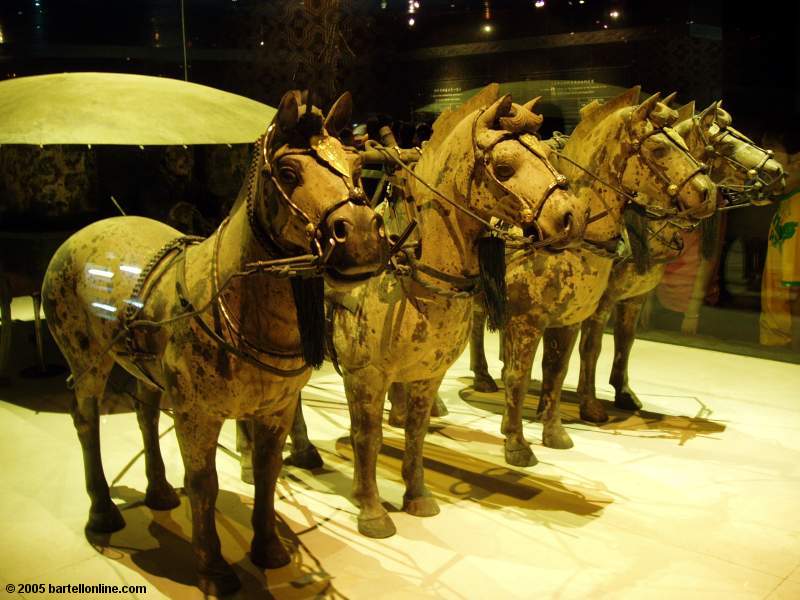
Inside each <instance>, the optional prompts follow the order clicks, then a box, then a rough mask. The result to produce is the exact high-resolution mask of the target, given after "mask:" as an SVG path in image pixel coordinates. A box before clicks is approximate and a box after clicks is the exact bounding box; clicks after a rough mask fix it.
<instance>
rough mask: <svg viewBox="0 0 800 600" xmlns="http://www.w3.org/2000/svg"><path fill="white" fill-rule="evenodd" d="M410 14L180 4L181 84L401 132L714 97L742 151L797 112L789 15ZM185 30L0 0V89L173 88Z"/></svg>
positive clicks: (592, 1)
mask: <svg viewBox="0 0 800 600" xmlns="http://www.w3.org/2000/svg"><path fill="white" fill-rule="evenodd" d="M419 4H420V7H419V8H418V9H416V11H415V14H413V15H409V13H408V9H409V3H408V2H407V0H385V1H382V0H368V1H367V0H338V1H335V0H271V1H266V0H260V1H255V0H184V4H183V12H184V15H185V19H183V23H184V25H185V34H186V46H187V65H188V69H187V70H188V78H189V80H191V81H194V82H197V83H203V84H207V85H211V86H214V87H218V88H221V89H224V90H228V91H231V92H234V93H239V94H243V95H246V96H249V97H252V98H254V99H257V100H260V101H263V102H266V103H268V104H272V105H275V104H276V103H277V101H278V99H279V98H280V96H281V94H282V93H283V92H284V91H285V90H286V89H289V88H294V87H311V88H313V89H314V91H315V92H316V93H317V94H318V95H319V97H320V98H321V100H322V101H323V102H330V101H331V100H332V99H333V98H334V96H335V95H337V94H338V93H340V92H341V91H343V90H345V89H349V90H351V91H352V92H353V93H354V96H355V99H356V108H357V110H358V112H359V116H360V117H363V116H365V115H366V114H367V113H370V112H385V113H389V114H392V115H393V116H394V117H395V118H398V119H409V120H410V119H412V117H413V111H414V110H415V109H418V108H420V107H422V106H424V105H425V104H428V103H429V102H431V101H432V100H433V99H435V92H434V90H436V89H438V88H443V87H448V88H452V87H453V84H455V87H460V88H462V89H467V88H472V87H477V86H480V85H483V84H485V83H489V82H491V81H500V82H505V81H520V80H536V79H568V80H576V79H577V80H593V81H594V82H598V83H609V84H614V85H617V86H623V87H627V86H630V85H635V84H641V85H642V87H643V88H644V89H645V90H653V91H655V90H662V91H664V92H665V93H667V92H669V91H673V90H677V91H678V92H679V96H678V100H679V101H688V100H690V99H695V100H696V101H697V102H698V104H699V105H703V106H705V105H707V104H708V103H710V102H711V101H712V100H716V99H718V98H720V97H721V98H724V100H725V105H726V106H727V108H728V109H729V110H730V111H731V112H732V113H733V114H734V116H735V119H736V123H737V124H738V125H739V126H740V128H741V129H743V130H745V131H748V132H749V133H751V134H753V137H758V134H759V133H760V131H761V130H762V129H777V128H780V127H781V126H782V125H784V124H785V123H787V122H792V121H794V120H796V119H797V117H798V113H799V112H800V94H799V93H798V79H799V78H800V74H799V73H800V66H799V65H798V54H800V36H798V28H800V3H784V4H781V5H776V4H769V5H767V4H758V3H741V2H736V3H734V2H722V1H720V0H711V1H706V2H687V1H684V0H670V1H669V2H632V1H627V2H626V1H617V2H612V1H607V0H584V2H583V3H582V4H581V3H580V0H548V1H547V2H546V4H545V6H543V7H541V8H536V6H535V5H534V1H533V0H493V1H491V2H487V1H485V0H421V1H420V2H419ZM612 10H618V11H619V13H620V16H619V18H617V19H612V18H611V17H610V16H609V13H610V11H612ZM410 16H413V17H414V19H415V24H414V26H409V25H408V19H409V17H410ZM181 23H182V19H181V3H180V0H136V1H122V0H60V1H56V0H3V2H2V3H0V30H2V44H0V78H8V77H14V76H16V77H19V76H24V75H32V74H40V73H52V72H61V71H85V70H97V71H118V72H131V73H142V74H150V75H162V76H166V77H174V78H181V79H182V78H183V76H184V69H183V55H182V51H181V38H182V34H181ZM485 25H490V26H491V31H490V32H486V31H484V26H485ZM604 26H607V27H608V28H607V29H606V28H604Z"/></svg>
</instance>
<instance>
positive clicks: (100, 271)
mask: <svg viewBox="0 0 800 600" xmlns="http://www.w3.org/2000/svg"><path fill="white" fill-rule="evenodd" d="M86 272H87V273H89V275H97V276H98V277H105V278H106V279H111V278H112V277H113V276H114V273H113V272H112V271H106V270H105V269H86Z"/></svg>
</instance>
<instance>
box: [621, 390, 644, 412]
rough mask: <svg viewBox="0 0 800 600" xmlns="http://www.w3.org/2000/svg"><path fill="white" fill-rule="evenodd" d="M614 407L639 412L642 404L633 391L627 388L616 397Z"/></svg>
mask: <svg viewBox="0 0 800 600" xmlns="http://www.w3.org/2000/svg"><path fill="white" fill-rule="evenodd" d="M614 406H616V407H617V408H619V409H621V410H639V409H640V408H642V403H641V402H640V401H639V398H637V397H636V394H634V393H633V392H632V391H631V390H629V389H627V388H625V389H623V390H622V391H620V392H617V393H616V395H615V396H614Z"/></svg>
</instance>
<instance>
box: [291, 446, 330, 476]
mask: <svg viewBox="0 0 800 600" xmlns="http://www.w3.org/2000/svg"><path fill="white" fill-rule="evenodd" d="M283 464H285V465H289V466H291V467H300V468H301V469H306V470H308V471H311V470H312V469H319V468H321V467H322V464H323V463H322V457H321V456H320V455H319V452H318V451H317V449H316V448H315V447H314V446H309V447H308V448H306V449H305V450H299V451H297V452H295V451H292V453H291V454H289V456H287V457H286V459H285V460H284V461H283Z"/></svg>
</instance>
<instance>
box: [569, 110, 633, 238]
mask: <svg viewBox="0 0 800 600" xmlns="http://www.w3.org/2000/svg"><path fill="white" fill-rule="evenodd" d="M627 135H628V134H627V132H626V131H625V121H624V119H623V118H622V116H621V111H617V112H615V113H613V114H612V115H610V116H608V117H606V118H605V119H603V120H602V121H600V122H599V123H598V124H597V126H596V127H594V128H593V129H591V131H589V133H588V134H586V135H585V136H580V137H576V136H575V135H574V134H573V135H572V136H570V138H569V140H568V141H567V144H566V145H565V146H564V150H563V154H564V155H566V156H567V157H568V158H570V159H572V160H574V161H575V162H576V163H578V164H579V165H581V166H582V167H584V168H585V169H587V170H588V171H590V172H592V173H594V174H595V175H596V176H597V177H598V178H599V179H600V180H601V181H603V182H606V183H608V184H611V185H612V186H614V187H615V188H617V189H620V188H621V185H622V184H621V181H622V174H623V172H624V171H625V163H626V162H627V160H628V158H629V157H630V153H629V151H628V150H626V145H625V144H623V143H622V141H621V138H623V137H624V138H626V139H627ZM559 167H560V168H561V170H562V172H563V173H566V174H568V176H569V178H570V181H571V182H572V183H573V185H574V189H575V190H577V192H576V193H577V195H578V196H579V197H582V198H585V199H586V200H587V202H588V204H589V210H590V213H591V214H592V215H596V214H599V213H604V212H605V211H606V210H607V211H608V214H606V215H605V216H604V217H603V218H601V219H598V220H597V221H593V222H592V223H589V225H588V226H587V227H586V232H585V234H584V237H585V238H586V239H588V240H591V241H596V242H602V241H608V240H611V239H614V238H616V237H618V236H619V235H620V233H621V231H622V211H623V209H624V208H625V203H626V198H625V197H624V196H622V195H621V194H619V193H618V192H616V191H615V190H613V189H612V188H610V187H608V185H605V184H604V183H601V182H600V181H598V180H597V179H595V178H593V177H591V176H590V175H589V174H588V173H586V172H585V171H583V170H581V169H578V168H577V167H575V166H573V165H572V164H571V163H569V162H567V161H565V160H562V161H560V162H559Z"/></svg>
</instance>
